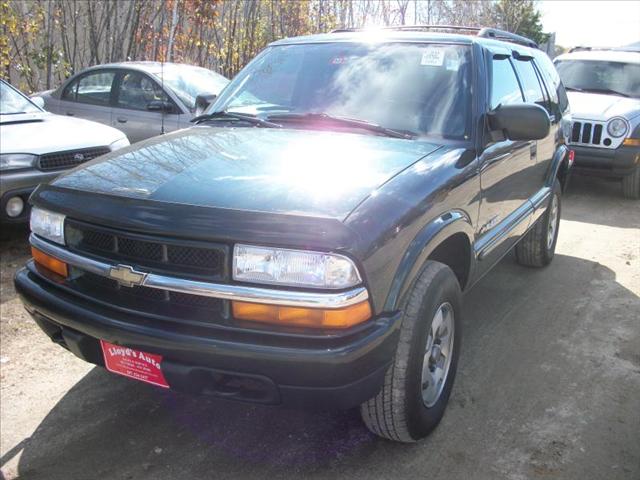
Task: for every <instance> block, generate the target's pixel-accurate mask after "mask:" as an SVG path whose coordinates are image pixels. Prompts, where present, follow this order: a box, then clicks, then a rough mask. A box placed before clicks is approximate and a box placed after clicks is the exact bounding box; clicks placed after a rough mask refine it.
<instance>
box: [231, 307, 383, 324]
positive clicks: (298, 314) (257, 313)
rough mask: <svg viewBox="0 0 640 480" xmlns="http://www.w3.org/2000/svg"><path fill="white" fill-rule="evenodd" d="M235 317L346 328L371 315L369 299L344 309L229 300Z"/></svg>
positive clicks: (267, 321) (256, 320) (363, 320)
mask: <svg viewBox="0 0 640 480" xmlns="http://www.w3.org/2000/svg"><path fill="white" fill-rule="evenodd" d="M231 306H232V310H233V316H234V317H235V318H236V320H247V321H251V322H261V323H269V324H272V325H283V326H291V327H306V328H349V327H352V326H354V325H357V324H359V323H362V322H365V321H367V320H369V319H370V318H371V306H370V305H369V302H368V301H364V302H360V303H356V304H355V305H351V306H349V307H346V308H337V309H320V308H298V307H285V306H282V305H265V304H260V303H247V302H237V301H233V302H231Z"/></svg>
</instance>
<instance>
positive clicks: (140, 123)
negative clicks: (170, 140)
mask: <svg viewBox="0 0 640 480" xmlns="http://www.w3.org/2000/svg"><path fill="white" fill-rule="evenodd" d="M114 97H115V102H114V109H113V117H112V124H113V126H114V127H115V128H117V129H118V130H122V131H123V132H124V133H125V134H126V135H127V137H128V138H129V141H130V142H131V143H133V142H139V141H140V140H144V139H146V138H149V137H155V136H156V135H160V134H161V133H163V131H164V132H170V131H173V130H176V129H177V128H178V118H179V115H178V113H179V109H178V107H177V105H175V103H174V102H173V100H171V98H169V96H168V95H167V94H166V93H165V92H164V91H163V90H162V87H161V86H160V85H158V83H157V82H156V81H155V80H154V79H153V78H151V77H150V76H149V75H147V74H146V73H144V72H140V71H136V70H125V71H123V72H121V74H120V75H119V78H118V81H117V82H116V93H115V95H114ZM160 102H165V103H166V104H167V106H168V108H169V110H168V111H162V109H158V108H157V107H158V105H159V104H160Z"/></svg>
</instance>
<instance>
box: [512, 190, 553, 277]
mask: <svg viewBox="0 0 640 480" xmlns="http://www.w3.org/2000/svg"><path fill="white" fill-rule="evenodd" d="M561 193H562V187H561V186H560V182H559V181H558V179H556V180H555V182H554V183H553V189H552V191H551V196H550V198H549V206H548V207H547V210H546V211H545V212H544V214H543V215H542V217H541V218H540V219H539V220H538V221H537V222H536V224H535V225H534V226H533V228H531V230H529V231H528V232H527V233H526V235H525V236H524V238H522V239H521V240H520V242H518V244H517V245H516V259H517V261H518V263H519V264H520V265H525V266H527V267H544V266H546V265H549V264H550V263H551V260H553V256H554V254H555V251H556V243H557V241H558V229H559V227H560V212H561V203H560V195H561Z"/></svg>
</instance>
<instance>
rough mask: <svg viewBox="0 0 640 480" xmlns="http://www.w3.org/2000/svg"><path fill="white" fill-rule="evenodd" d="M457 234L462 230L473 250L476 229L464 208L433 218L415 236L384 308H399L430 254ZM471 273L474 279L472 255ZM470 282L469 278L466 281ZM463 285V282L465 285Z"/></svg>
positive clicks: (396, 275)
mask: <svg viewBox="0 0 640 480" xmlns="http://www.w3.org/2000/svg"><path fill="white" fill-rule="evenodd" d="M456 233H463V234H465V235H466V236H467V239H468V240H469V245H471V246H472V247H471V248H470V252H473V236H474V230H473V226H472V223H471V218H470V217H469V215H468V214H467V213H466V212H464V211H462V210H451V211H449V212H446V213H443V214H442V215H440V216H439V217H437V218H435V219H433V220H431V221H430V222H429V223H427V225H425V226H424V227H423V228H422V230H420V232H418V234H417V235H416V236H415V237H414V239H413V240H412V241H411V243H410V244H409V247H408V248H407V250H406V252H405V253H404V255H403V257H402V260H401V261H400V265H398V269H397V270H396V274H395V276H394V279H393V282H392V283H391V288H390V289H389V293H388V295H387V299H386V301H385V304H384V309H383V310H384V311H388V312H391V311H394V310H396V309H397V308H398V307H399V304H400V301H401V299H402V298H403V296H404V295H405V294H406V292H407V290H408V289H409V288H410V287H411V285H412V284H413V282H414V280H415V278H416V277H417V276H418V274H419V272H420V269H421V268H422V265H423V264H424V262H425V261H426V260H427V258H429V255H431V253H432V252H433V251H434V250H435V248H436V247H437V246H438V245H440V244H441V243H442V242H443V241H444V240H446V239H447V238H449V237H450V236H452V235H454V234H456ZM469 257H470V258H469V261H470V262H471V264H470V265H469V276H468V278H469V279H471V278H472V275H473V270H474V267H475V262H474V261H473V255H470V256H469ZM467 284H469V281H467ZM462 288H464V285H462Z"/></svg>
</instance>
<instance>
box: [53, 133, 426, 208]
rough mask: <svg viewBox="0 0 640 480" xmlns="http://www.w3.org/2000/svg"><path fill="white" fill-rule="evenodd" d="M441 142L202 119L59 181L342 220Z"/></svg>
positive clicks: (132, 194)
mask: <svg viewBox="0 0 640 480" xmlns="http://www.w3.org/2000/svg"><path fill="white" fill-rule="evenodd" d="M437 148H438V146H437V145H435V144H432V143H427V142H421V141H410V140H403V139H395V138H387V137H377V136H368V135H360V134H353V133H337V132H327V131H309V130H298V129H267V128H251V127H247V128H216V127H210V126H201V127H193V128H190V129H187V130H182V131H178V132H175V133H172V134H169V135H165V136H162V137H156V138H153V139H150V140H147V141H144V142H141V143H138V144H136V145H133V146H130V147H127V148H124V149H122V150H119V151H118V152H117V153H111V154H108V155H106V156H103V157H100V159H98V160H95V161H92V162H88V163H86V164H84V165H82V166H81V167H78V168H76V169H75V170H72V171H70V172H68V173H66V174H64V175H62V176H61V177H59V178H58V179H57V180H56V181H55V182H54V183H53V185H54V186H56V187H61V188H69V189H75V190H82V191H90V192H97V193H103V194H108V195H117V196H125V197H130V198H137V199H145V200H152V201H159V202H170V203H177V204H189V205H197V206H203V207H217V208H228V209H237V210H249V211H258V212H269V213H286V214H295V215H309V216H318V217H332V218H339V219H342V218H344V217H346V216H347V215H348V214H349V212H351V211H352V210H353V209H354V208H355V207H356V206H357V205H358V203H360V202H361V201H362V200H364V199H365V198H366V197H367V196H368V195H370V194H371V193H372V192H374V191H375V190H376V189H377V188H378V187H379V186H381V185H382V184H384V183H385V182H386V181H387V180H389V179H390V178H391V177H393V176H394V175H396V174H397V173H398V172H400V171H402V170H403V169H405V168H407V167H408V166H409V165H411V164H412V163H414V162H416V161H417V160H419V159H420V158H422V157H424V156H425V155H427V154H429V153H430V152H432V151H434V150H436V149H437Z"/></svg>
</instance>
